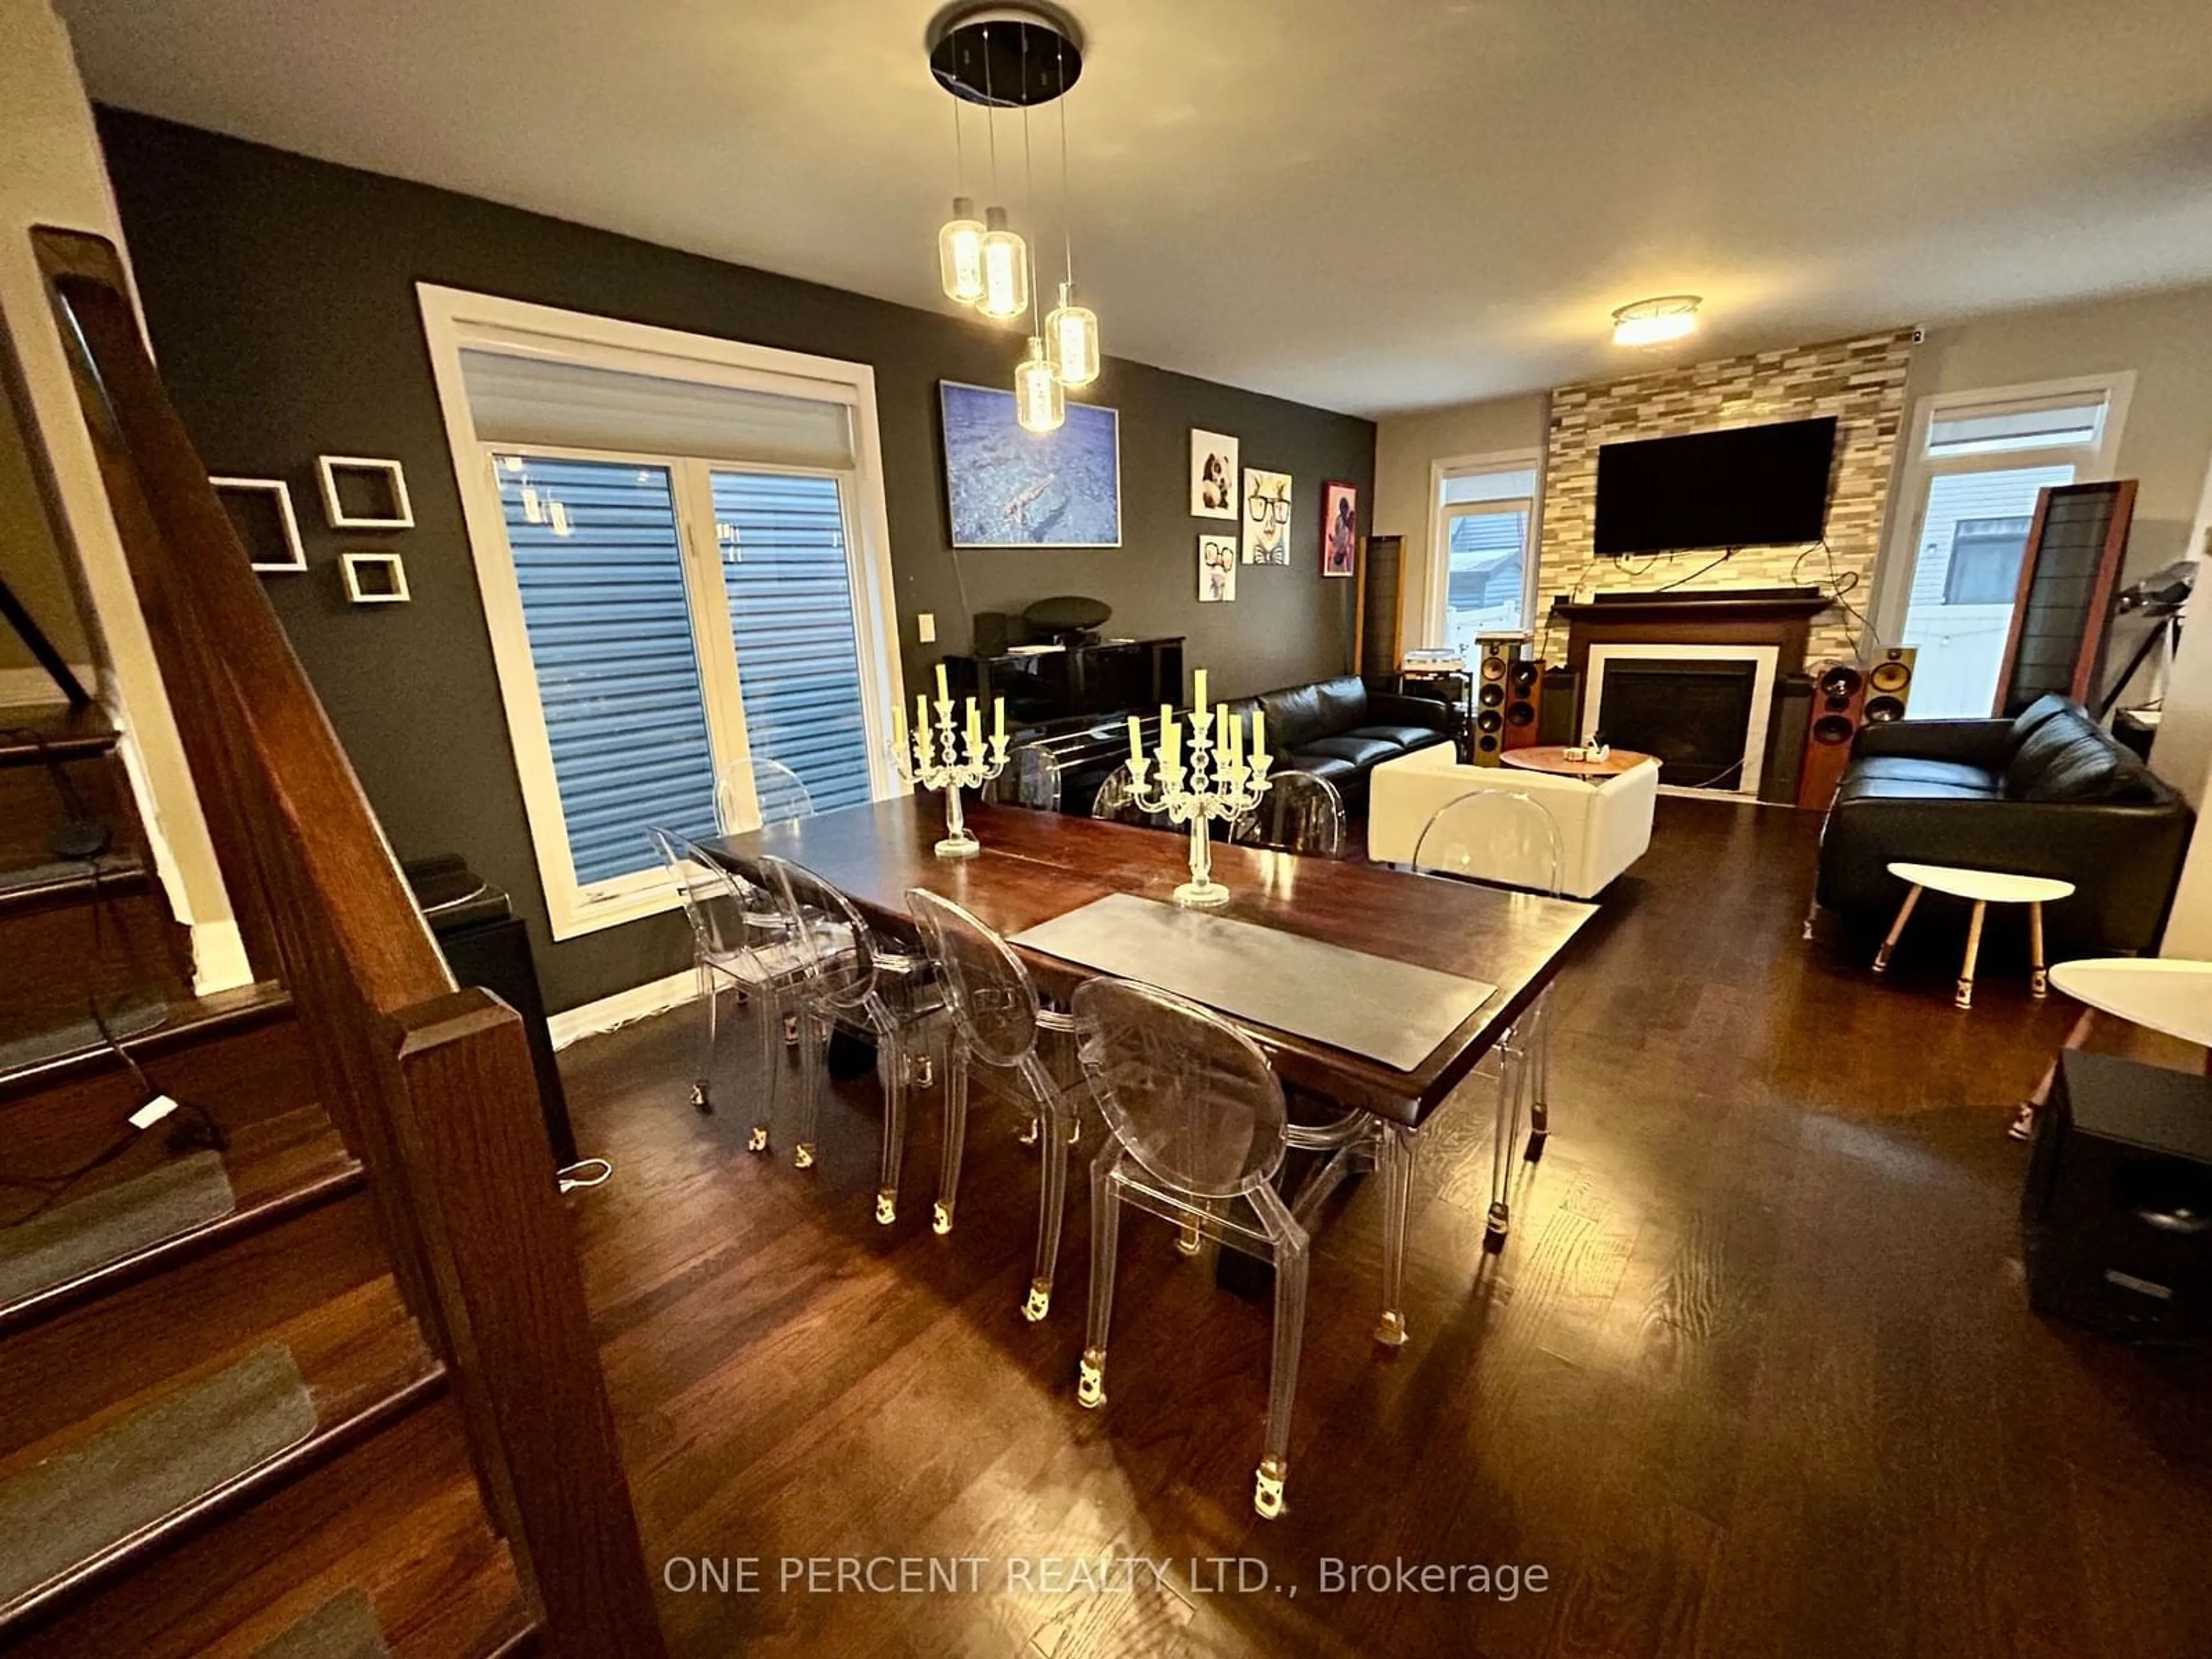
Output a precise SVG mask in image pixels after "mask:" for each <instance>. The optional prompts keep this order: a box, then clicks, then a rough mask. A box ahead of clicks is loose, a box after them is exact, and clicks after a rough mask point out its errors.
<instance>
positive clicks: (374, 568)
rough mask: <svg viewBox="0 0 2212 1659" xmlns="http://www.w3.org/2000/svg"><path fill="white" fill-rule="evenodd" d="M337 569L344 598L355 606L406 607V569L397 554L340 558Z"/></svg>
mask: <svg viewBox="0 0 2212 1659" xmlns="http://www.w3.org/2000/svg"><path fill="white" fill-rule="evenodd" d="M340 565H341V568H343V570H344V573H345V589H346V597H347V598H348V599H351V600H352V601H353V602H354V603H355V604H356V605H404V604H406V603H407V600H408V592H407V567H406V565H405V564H404V562H402V561H401V559H400V557H399V556H398V554H397V553H346V554H342V555H341V556H340Z"/></svg>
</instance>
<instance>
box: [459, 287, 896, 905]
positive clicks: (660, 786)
mask: <svg viewBox="0 0 2212 1659" xmlns="http://www.w3.org/2000/svg"><path fill="white" fill-rule="evenodd" d="M422 304H423V315H424V322H425V326H426V330H427V331H428V335H429V338H430V343H431V348H432V358H433V362H434V365H435V368H436V371H437V374H438V379H439V391H440V397H441V401H442V402H443V404H444V405H445V409H446V416H447V428H448V435H449V438H450V439H451V441H452V443H453V451H454V459H455V466H456V470H457V471H458V473H459V477H460V478H461V480H462V484H463V497H464V505H465V507H466V509H467V511H468V514H469V527H470V540H471V547H472V550H473V551H474V553H475V556H476V563H477V578H478V583H479V586H480V587H481V589H482V591H483V596H484V608H485V615H486V619H487V621H488V623H489V626H490V631H491V635H492V642H493V648H494V655H495V659H496V661H497V664H498V667H499V673H500V681H501V696H502V699H503V701H504V702H505V704H506V708H507V720H508V727H509V731H510V733H511V735H512V737H513V742H514V749H515V758H516V765H517V770H518V773H519V774H520V778H521V781H522V786H523V796H524V801H525V805H526V808H527V810H528V812H529V816H530V825H531V835H532V842H533V843H534V844H535V847H536V850H537V854H538V869H539V874H540V877H541V879H542V880H543V883H544V889H545V896H546V903H547V909H548V913H549V915H550V919H551V922H552V927H553V932H554V935H555V937H556V938H569V937H573V936H574V935H576V934H579V933H586V932H590V931H592V930H594V929H597V928H600V927H611V926H614V925H617V924H618V923H621V922H623V921H631V920H634V919H635V918H637V917H639V916H642V915H649V914H652V913H653V912H655V911H658V910H661V909H665V908H671V906H672V905H673V904H674V903H675V902H676V900H675V896H674V893H673V890H672V889H671V887H670V884H669V883H668V881H667V879H666V877H665V872H662V871H661V870H660V869H659V865H658V861H657V859H656V856H655V854H654V852H653V847H652V845H651V843H650V842H648V841H647V836H646V831H647V829H648V828H652V827H663V828H667V829H674V830H678V831H679V832H681V833H683V834H685V835H690V836H709V835H712V834H714V832H715V831H716V829H718V828H727V829H750V828H752V827H755V825H757V823H760V822H762V821H763V819H765V820H767V821H774V820H775V818H776V817H779V816H787V815H788V813H789V812H790V811H792V810H793V809H792V805H791V804H790V803H791V799H792V797H791V796H788V795H787V794H786V793H783V792H781V791H777V792H769V791H765V790H763V791H760V792H757V793H756V792H754V791H752V790H750V789H740V790H738V792H737V793H736V794H735V796H734V799H735V801H736V802H737V805H736V807H735V811H737V813H738V817H739V820H740V821H738V822H736V823H728V824H718V823H717V811H716V791H715V781H716V778H717V777H718V775H721V774H722V773H723V772H725V771H726V769H732V768H735V769H737V771H738V775H740V776H744V775H750V771H751V768H752V766H753V765H754V764H755V763H757V762H759V761H760V760H762V759H767V760H773V761H775V762H777V763H780V764H781V765H782V766H784V767H787V768H788V769H790V770H791V772H793V774H795V775H797V777H798V778H799V781H800V783H801V784H802V785H803V786H804V787H805V791H806V793H807V794H808V795H809V796H810V797H811V800H812V803H813V805H814V806H815V807H816V809H817V810H828V809H829V808H831V807H835V806H841V805H850V804H853V803H854V802H859V801H866V800H868V799H876V798H879V797H881V796H884V795H887V794H890V793H896V790H897V789H898V787H899V785H898V783H897V781H896V777H895V776H894V775H893V774H892V770H891V768H890V764H889V760H888V754H887V750H886V748H885V741H886V738H887V731H886V727H885V720H884V715H883V714H882V713H881V712H880V711H882V710H884V709H886V708H888V707H889V704H888V702H887V699H888V697H889V696H891V695H892V694H893V688H894V687H895V684H896V682H895V680H894V678H893V674H894V672H895V669H894V665H893V658H892V654H891V646H892V641H893V640H894V639H895V635H894V633H893V630H892V629H891V627H890V621H889V619H890V574H889V549H888V545H887V543H886V541H885V538H884V531H883V510H882V507H883V503H882V488H881V483H880V477H879V472H878V463H877V454H878V448H877V439H876V432H875V416H874V397H873V381H872V374H871V373H870V371H869V370H868V369H867V368H866V366H864V365H860V364H849V363H839V362H834V361H832V360H829V359H822V358H811V357H801V356H798V355H796V354H793V353H788V352H781V351H771V350H769V349H765V348H758V347H750V346H744V345H741V344H738V343H732V342H729V341H722V340H714V339H710V338H706V337H696V336H690V335H682V334H674V333H671V332H670V331H665V330H658V329H647V328H644V327H642V326H641V325H632V324H625V323H617V322H614V321H612V320H611V319H599V318H588V317H580V316H577V315H575V314H574V313H561V312H550V311H547V310H546V309H545V308H544V307H527V306H520V305H519V304H517V303H516V302H512V301H497V300H491V299H489V298H487V297H485V296H480V295H462V294H459V293H457V292H455V291H454V290H450V289H433V288H430V287H428V285H425V286H424V287H423V289H422ZM747 802H750V805H746V804H745V803H747ZM723 810H724V811H730V810H732V807H731V802H730V800H729V799H726V800H725V802H724V807H723Z"/></svg>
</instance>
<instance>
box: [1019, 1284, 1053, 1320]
mask: <svg viewBox="0 0 2212 1659" xmlns="http://www.w3.org/2000/svg"><path fill="white" fill-rule="evenodd" d="M1051 1311H1052V1286H1051V1285H1049V1284H1048V1283H1046V1281H1044V1280H1043V1279H1038V1280H1036V1282H1035V1283H1034V1284H1032V1285H1030V1293H1029V1295H1028V1297H1026V1298H1025V1299H1024V1301H1023V1303H1022V1317H1023V1318H1024V1319H1026V1320H1028V1321H1029V1322H1030V1324H1032V1325H1034V1324H1036V1323H1037V1322H1039V1321H1040V1320H1042V1318H1043V1317H1044V1316H1046V1315H1047V1314H1048V1313H1050V1312H1051Z"/></svg>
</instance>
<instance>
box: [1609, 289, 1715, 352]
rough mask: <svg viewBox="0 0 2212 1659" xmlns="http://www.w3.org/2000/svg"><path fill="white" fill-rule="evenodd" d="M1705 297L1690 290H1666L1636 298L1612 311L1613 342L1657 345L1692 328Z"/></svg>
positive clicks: (1693, 329) (1695, 325)
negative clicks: (1658, 295) (1653, 297)
mask: <svg viewBox="0 0 2212 1659" xmlns="http://www.w3.org/2000/svg"><path fill="white" fill-rule="evenodd" d="M1704 303H1705V301H1703V300H1701V299H1700V298H1699V296H1698V295H1694V294H1668V295H1662V297H1661V298H1659V299H1656V300H1638V301H1636V303H1635V304H1633V305H1626V306H1623V307H1621V308H1620V310H1618V311H1616V312H1614V313H1613V344H1615V345H1625V346H1644V345H1657V344H1659V343H1661V342H1662V341H1663V340H1679V339H1680V338H1681V337H1683V336H1684V335H1685V334H1689V333H1692V332H1694V331H1696V329H1697V326H1698V307H1699V306H1700V305H1702V304H1704Z"/></svg>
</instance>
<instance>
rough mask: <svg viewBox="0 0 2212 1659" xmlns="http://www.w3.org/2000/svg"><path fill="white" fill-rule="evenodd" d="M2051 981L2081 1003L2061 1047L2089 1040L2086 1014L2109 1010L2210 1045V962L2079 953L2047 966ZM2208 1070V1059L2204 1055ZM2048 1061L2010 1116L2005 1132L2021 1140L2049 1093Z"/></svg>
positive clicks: (2211, 1062)
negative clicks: (2078, 957)
mask: <svg viewBox="0 0 2212 1659" xmlns="http://www.w3.org/2000/svg"><path fill="white" fill-rule="evenodd" d="M2051 983H2052V984H2054V985H2056V986H2057V987H2058V988H2059V989H2060V990H2062V991H2063V992H2064V993H2065V994H2067V995H2068V996H2069V997H2072V998H2073V999H2074V1000H2075V1001H2076V1002H2078V1003H2081V1005H2082V1014H2081V1018H2079V1019H2077V1020H2075V1022H2074V1029H2073V1030H2071V1031H2070V1032H2069V1033H2068V1034H2067V1037H2066V1046H2067V1047H2068V1048H2080V1047H2081V1045H2082V1044H2083V1043H2084V1042H2087V1041H2088V1038H2089V1020H2090V1017H2091V1015H2092V1014H2111V1015H2113V1016H2114V1017H2116V1018H2120V1019H2124V1020H2126V1021H2127V1022H2128V1023H2129V1024H2131V1025H2142V1026H2145V1027H2147V1028H2148V1029H2149V1030H2154V1031H2157V1032H2160V1033H2161V1034H2162V1035H2164V1036H2170V1037H2178V1038H2179V1039H2180V1040H2181V1041H2182V1042H2194V1043H2197V1044H2198V1045H2200V1046H2201V1047H2203V1048H2212V962H2186V961H2183V960H2180V959H2179V958H2166V957H2148V958H2145V957H2082V958H2081V960H2080V961H2078V962H2062V963H2059V964H2058V965H2057V967H2056V968H2053V969H2051ZM2207 1066H2208V1069H2212V1058H2208V1060H2207ZM2055 1071H2057V1065H2056V1064H2055V1063H2054V1064H2053V1066H2052V1067H2051V1071H2050V1072H2045V1073H2044V1074H2043V1081H2042V1082H2040V1083H2039V1084H2037V1085H2035V1092H2034V1093H2033V1094H2032V1095H2030V1096H2029V1097H2027V1103H2025V1104H2024V1105H2022V1106H2021V1109H2020V1110H2019V1111H2018V1112H2016V1113H2015V1114H2014V1115H2013V1120H2012V1127H2011V1129H2010V1130H2009V1131H2008V1133H2010V1134H2011V1136H2012V1138H2013V1139H2015V1140H2026V1139H2027V1138H2028V1136H2029V1135H2030V1134H2032V1133H2033V1132H2034V1129H2035V1115H2036V1113H2038V1112H2039V1111H2040V1110H2042V1109H2043V1106H2044V1103H2045V1101H2047V1100H2048V1099H2049V1098H2050V1097H2051V1073H2052V1072H2055Z"/></svg>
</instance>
